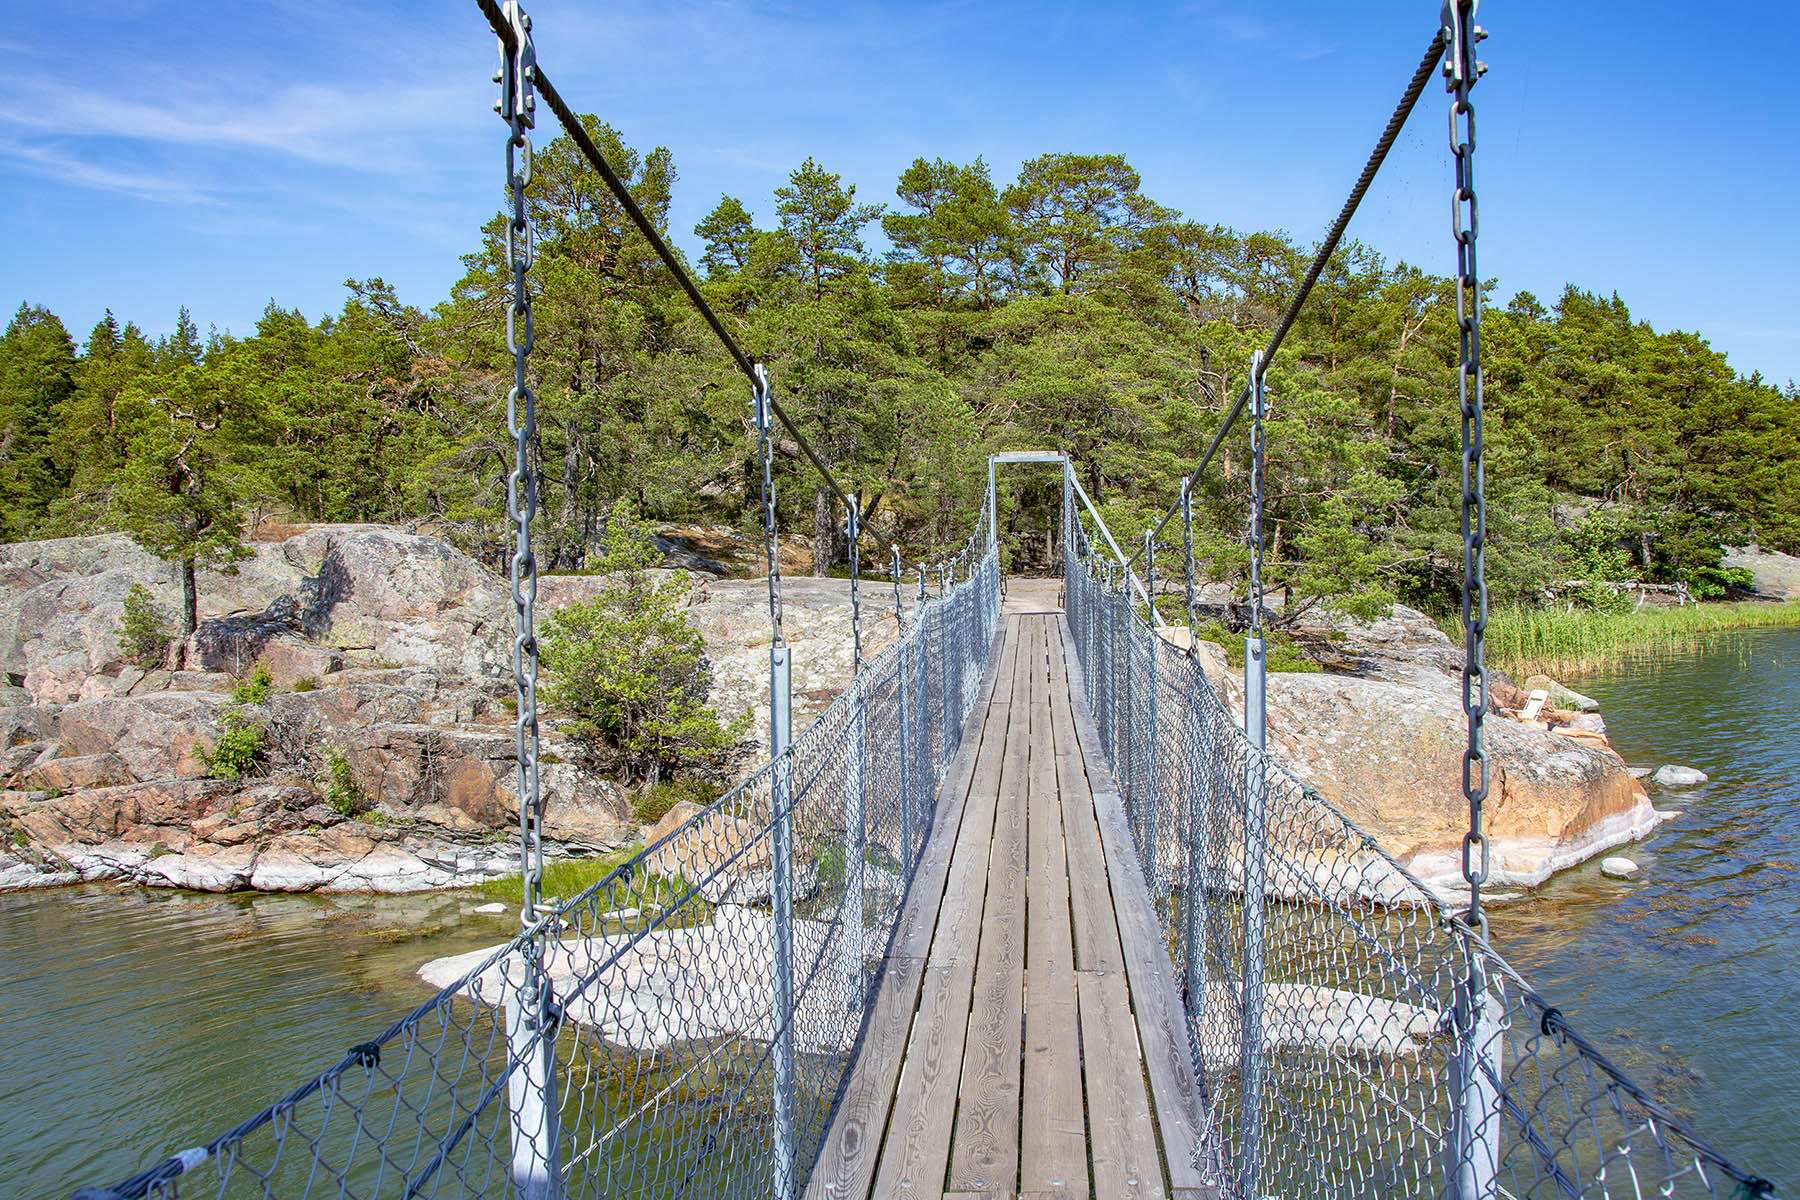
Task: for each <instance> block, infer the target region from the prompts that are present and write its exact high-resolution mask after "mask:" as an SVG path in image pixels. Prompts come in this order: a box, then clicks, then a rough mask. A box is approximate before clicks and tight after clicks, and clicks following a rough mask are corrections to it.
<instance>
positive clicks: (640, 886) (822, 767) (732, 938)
mask: <svg viewBox="0 0 1800 1200" xmlns="http://www.w3.org/2000/svg"><path fill="white" fill-rule="evenodd" d="M999 586H1000V580H999V566H998V561H997V558H996V556H995V555H994V554H993V553H991V552H990V553H989V554H988V555H987V556H986V557H985V558H983V559H982V560H980V561H979V563H978V564H976V565H975V566H974V568H973V569H972V570H971V571H970V573H969V576H968V578H966V579H965V580H963V581H962V582H959V583H957V584H956V585H955V586H954V587H952V588H950V589H949V590H948V591H946V592H945V593H944V594H943V595H941V596H938V597H933V598H931V599H928V600H925V601H923V602H922V603H920V604H919V605H918V606H917V607H916V608H915V609H914V610H913V612H912V614H911V616H910V618H909V619H907V620H906V621H905V624H904V627H903V629H902V631H901V635H900V637H899V639H898V640H897V641H895V642H894V643H892V644H890V645H889V646H888V647H887V648H886V649H885V650H883V651H882V652H881V653H880V654H878V655H877V656H876V657H875V658H874V659H873V660H871V661H870V662H868V663H867V664H865V665H864V667H863V669H862V670H861V672H860V673H859V674H858V675H857V676H856V678H855V679H854V680H853V681H852V683H851V684H850V686H849V687H847V688H846V689H845V690H844V692H843V693H842V695H840V696H839V697H838V698H837V699H836V700H835V701H834V702H833V703H832V704H831V706H830V707H829V708H827V709H826V711H825V712H824V713H823V714H821V715H820V716H819V718H818V719H817V720H815V721H814V722H813V723H812V724H811V725H810V726H809V727H808V728H807V729H805V730H804V731H803V732H801V733H800V734H799V735H798V736H797V737H796V738H795V739H794V742H793V750H792V753H791V754H789V755H786V756H783V759H781V760H777V761H775V762H771V763H769V764H767V765H765V766H764V767H762V768H761V769H760V770H758V771H757V772H756V773H755V774H754V775H752V776H750V778H748V779H746V780H745V781H744V782H742V783H740V784H739V785H737V786H736V787H734V788H732V789H731V790H730V791H729V792H727V793H726V794H725V795H724V796H723V797H722V798H720V799H719V800H718V801H717V802H716V803H715V804H713V805H711V806H710V807H709V808H707V809H706V810H705V811H703V812H701V813H699V814H697V815H695V816H694V817H693V818H692V819H691V820H689V821H687V822H686V823H685V824H683V825H682V826H681V827H680V828H678V829H676V830H675V831H674V832H672V833H670V834H669V835H668V836H667V837H665V838H663V839H662V840H661V841H659V842H657V843H655V844H654V845H650V846H647V847H645V848H644V850H643V851H642V852H641V853H639V854H638V855H636V856H635V857H634V858H632V859H631V860H630V861H629V862H627V863H625V864H624V865H622V866H620V867H619V868H618V869H616V870H614V871H613V872H611V873H610V874H609V875H607V876H606V877H605V878H604V879H602V880H600V881H599V882H598V883H596V884H594V885H593V886H592V887H590V888H588V889H587V890H586V891H584V892H583V893H582V894H581V895H579V896H576V897H574V898H573V899H569V900H565V901H561V902H553V903H552V902H547V903H546V906H545V908H544V910H543V911H544V916H543V917H542V921H541V923H540V925H539V926H538V927H537V928H536V929H535V930H527V931H526V932H525V933H523V934H521V935H520V936H519V937H518V938H516V939H515V940H514V941H512V942H511V943H509V944H507V945H505V946H502V947H499V948H497V949H494V950H493V951H491V952H480V953H476V954H474V955H471V956H469V961H468V963H467V968H466V970H462V971H461V972H460V973H459V977H458V978H457V979H456V980H455V981H454V982H452V983H450V984H449V986H447V987H444V988H443V990H441V991H440V992H438V993H437V994H436V995H435V996H433V997H431V999H429V1000H427V1001H425V1002H424V1003H423V1004H421V1005H419V1007H418V1008H416V1009H414V1010H413V1011H412V1012H410V1013H408V1014H407V1015H406V1016H405V1017H403V1018H402V1019H400V1020H399V1021H396V1022H395V1023H394V1024H393V1025H392V1026H391V1027H389V1028H388V1029H387V1030H386V1031H385V1032H383V1033H381V1034H380V1035H379V1036H378V1037H375V1038H374V1039H373V1040H371V1041H368V1042H365V1043H362V1044H360V1045H357V1046H355V1047H354V1048H352V1049H351V1050H350V1051H349V1052H348V1053H347V1054H345V1056H344V1057H343V1058H342V1059H341V1060H339V1061H338V1062H337V1063H336V1064H335V1065H333V1066H331V1067H329V1068H328V1069H326V1070H325V1071H323V1072H322V1073H320V1074H319V1075H317V1076H316V1077H314V1078H312V1079H310V1080H308V1081H307V1082H306V1083H304V1084H303V1085H302V1086H300V1087H298V1088H296V1089H295V1090H294V1091H292V1092H291V1093H289V1094H288V1095H287V1096H285V1097H283V1098H282V1099H280V1100H279V1101H277V1102H276V1103H274V1104H272V1105H270V1106H269V1107H268V1108H266V1109H264V1110H262V1111H261V1112H259V1113H257V1114H256V1115H255V1116H253V1117H251V1118H250V1119H249V1120H247V1121H245V1122H243V1123H242V1124H240V1125H238V1126H236V1127H235V1128H233V1129H231V1130H228V1131H226V1132H225V1133H223V1134H221V1135H220V1136H218V1137H216V1138H214V1139H213V1140H212V1141H210V1142H208V1143H206V1144H205V1145H204V1146H199V1147H196V1148H194V1149H191V1150H186V1151H183V1152H181V1153H179V1154H175V1155H173V1156H171V1157H169V1158H167V1159H164V1160H163V1161H161V1162H159V1163H158V1164H157V1165H156V1166H154V1167H152V1168H151V1169H149V1170H147V1171H145V1172H143V1173H141V1174H139V1175H136V1176H133V1177H132V1178H131V1179H128V1180H125V1181H123V1182H121V1183H118V1184H115V1185H114V1186H112V1187H110V1188H89V1189H84V1190H83V1191H82V1192H79V1193H77V1195H78V1196H80V1197H84V1198H87V1200H100V1198H102V1197H105V1198H108V1200H114V1198H116V1200H128V1198H136V1197H140V1196H155V1197H168V1198H173V1197H176V1196H219V1197H227V1196H233V1197H235V1196H245V1197H249V1196H264V1197H302V1196H334V1197H373V1196H396V1197H398V1196H408V1197H410V1196H423V1197H446V1198H448V1197H476V1196H507V1195H529V1196H555V1197H563V1196H566V1197H570V1198H574V1197H594V1198H599V1197H608V1198H613V1197H620V1198H622V1197H638V1198H642V1200H651V1198H658V1200H660V1198H662V1197H671V1196H683V1197H707V1198H713V1197H717V1198H726V1197H732V1198H736V1197H745V1198H748V1197H782V1196H784V1195H793V1194H797V1192H798V1190H799V1188H800V1186H801V1184H803V1182H804V1180H805V1177H806V1173H807V1171H808V1169H809V1168H810V1166H811V1163H812V1161H813V1159H814V1157H815V1156H816V1155H817V1153H818V1148H819V1145H820V1142H821V1140H822V1139H823V1137H824V1133H825V1129H826V1125H827V1123H828V1120H829V1117H830V1113H831V1109H832V1105H833V1103H834V1102H835V1100H836V1098H837V1095H838V1092H839V1089H840V1085H841V1084H842V1082H843V1080H844V1078H845V1075H846V1073H847V1071H848V1069H849V1067H850V1064H851V1061H852V1058H853V1056H854V1054H855V1051H856V1048H857V1045H858V1042H859V1040H860V1038H861V1036H862V1031H863V1026H864V1022H865V1019H866V1017H867V1015H868V1011H869V1005H870V1002H871V1000H872V998H873V996H874V989H875V983H876V975H877V972H878V970H879V968H880V966H881V962H882V959H883V956H884V954H885V953H886V950H887V945H888V942H889V939H890V937H891V935H892V932H893V930H894V927H895V925H896V922H897V920H898V916H899V913H900V909H901V903H902V900H903V898H904V896H905V893H906V889H907V887H908V885H909V883H910V881H911V879H912V875H913V871H914V868H915V866H916V864H917V862H918V859H919V855H920V853H921V851H922V849H923V847H924V844H925V840H926V837H927V835H928V833H929V830H930V827H931V822H932V818H933V814H934V812H935V805H936V793H937V787H938V783H939V781H940V780H941V779H942V777H943V775H944V772H945V770H946V768H947V767H948V765H949V762H950V759H951V757H952V756H953V754H954V753H955V750H956V746H957V741H958V739H959V737H960V734H961V727H962V723H963V720H964V718H965V717H966V715H967V714H968V712H969V710H970V708H971V707H972V706H973V704H974V701H975V696H976V693H977V691H978V690H979V685H980V680H981V674H982V670H983V667H984V666H985V664H986V661H987V656H988V651H989V647H990V646H991V644H992V641H993V635H994V632H995V629H996V628H997V623H998V620H999ZM903 728H904V730H905V736H904V737H902V729H903ZM903 742H904V743H905V744H906V746H907V747H908V751H909V753H908V755H907V756H906V757H905V758H904V759H903V758H902V757H901V755H900V753H899V747H900V746H901V744H902V743H903ZM783 838H785V839H786V841H787V847H786V853H778V845H777V843H778V841H779V840H781V839H783ZM783 860H785V865H784V861H783ZM784 915H785V918H786V919H783V918H784ZM534 935H536V938H535V940H536V944H537V945H538V946H542V947H547V954H545V956H544V961H543V970H542V972H541V974H540V975H539V978H540V979H541V980H542V979H547V981H548V986H549V988H550V991H551V995H552V1001H551V1003H552V1009H551V1011H552V1012H553V1013H554V1014H555V1019H554V1020H553V1021H552V1022H551V1023H550V1029H549V1030H547V1031H545V1032H538V1031H535V1030H527V1031H525V1032H523V1033H521V1030H520V1028H519V1024H520V1022H519V1019H518V1017H517V1015H516V1014H517V1013H518V1012H519V1011H520V1004H519V997H520V995H521V989H522V988H523V986H524V984H525V981H526V977H527V974H528V963H529V960H530V950H529V947H531V946H532V945H533V942H534ZM784 968H785V969H784ZM509 1024H510V1025H511V1026H512V1028H511V1029H510V1031H509ZM509 1032H510V1037H509ZM247 1036H250V1035H249V1034H247ZM509 1042H510V1048H509ZM546 1114H550V1115H553V1118H554V1119H546ZM784 1117H785V1118H786V1120H785V1122H784V1120H783V1119H782V1118H784ZM784 1124H785V1127H786V1128H787V1130H788V1131H789V1133H788V1134H787V1135H784V1134H782V1132H781V1129H782V1127H783V1125H784ZM545 1129H547V1130H549V1131H551V1132H550V1133H549V1134H542V1133H540V1134H539V1135H538V1136H535V1137H534V1136H532V1134H533V1132H534V1131H538V1130H545Z"/></svg>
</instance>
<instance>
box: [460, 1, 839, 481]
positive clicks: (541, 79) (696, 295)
mask: <svg viewBox="0 0 1800 1200" xmlns="http://www.w3.org/2000/svg"><path fill="white" fill-rule="evenodd" d="M475 4H476V7H478V8H480V9H481V14H482V15H483V16H484V17H486V18H487V20H488V24H489V25H491V26H493V29H494V34H495V36H496V37H498V38H499V39H500V41H501V42H502V43H504V44H505V45H506V47H507V49H508V51H512V50H513V49H515V48H516V46H517V45H518V39H517V37H516V36H515V35H514V33H513V31H512V26H511V25H510V24H509V23H508V22H507V20H506V17H505V15H504V14H503V13H502V12H501V11H500V6H499V5H498V4H497V3H495V0H475ZM533 83H534V84H535V86H536V88H537V92H538V94H539V95H541V96H543V98H544V103H545V104H547V105H549V107H550V111H551V112H553V113H555V114H556V119H557V120H558V121H560V122H561V123H562V127H563V129H564V131H565V132H567V133H568V135H569V138H570V140H572V141H573V142H574V143H575V146H576V148H577V149H579V150H580V151H581V155H582V157H583V158H585V159H587V161H588V165H589V166H591V167H593V168H594V170H595V171H596V172H598V173H599V175H600V178H601V179H602V180H603V181H604V182H605V183H606V187H607V190H608V191H610V192H611V193H612V194H613V198H614V199H616V200H617V201H618V202H619V205H620V206H621V207H622V208H624V210H625V215H626V216H628V217H630V218H631V223H632V224H633V225H635V226H636V227H637V230H638V232H639V233H641V234H643V235H644V240H645V241H647V242H649V243H650V248H651V249H652V250H654V251H656V256H657V257H658V258H660V259H661V260H662V262H663V265H664V266H665V267H667V268H668V269H669V273H670V274H671V275H673V276H674V277H675V282H676V283H677V284H679V285H680V287H681V290H682V291H683V292H684V293H685V294H686V295H687V298H688V301H689V302H690V303H692V304H693V306H694V307H695V308H696V309H698V310H699V312H700V315H701V316H702V317H704V318H706V323H707V324H708V325H709V326H711V327H712V331H713V333H714V335H715V336H717V337H718V339H719V342H720V344H721V345H723V346H724V347H725V350H726V352H727V353H729V354H730V355H731V358H732V361H733V362H735V363H736V364H737V368H738V370H739V371H741V372H743V375H744V378H746V379H748V380H749V381H750V385H751V386H752V387H755V386H757V379H756V360H755V359H753V358H751V357H750V356H749V355H748V354H746V353H745V352H744V348H743V347H742V346H740V345H738V342H737V339H736V338H734V337H732V336H731V331H730V330H728V329H726V328H725V323H724V322H723V321H721V320H720V319H719V314H718V313H716V312H714V311H713V307H712V305H711V304H708V303H707V301H706V297H705V296H703V295H702V294H701V293H700V286H699V285H698V284H696V283H695V282H694V277H693V276H692V275H689V274H688V270H687V267H685V266H684V265H683V264H682V262H681V259H680V257H679V256H678V255H677V254H676V253H675V251H674V250H673V249H672V248H671V247H670V246H669V243H668V241H667V240H666V239H665V238H664V237H663V235H662V233H661V232H660V231H659V230H658V229H657V228H656V225H655V223H654V222H653V221H651V220H650V218H649V217H647V216H645V215H644V210H643V209H642V208H640V207H639V206H638V202H637V200H636V199H635V198H634V197H633V196H632V194H631V189H630V188H629V187H627V186H626V185H625V180H624V179H622V178H621V177H620V176H619V173H618V172H617V171H615V170H614V169H613V166H612V164H611V163H610V162H608V161H607V159H606V155H605V154H604V153H602V152H601V150H600V147H599V146H597V145H595V143H594V139H593V138H592V137H591V136H590V135H589V134H588V131H587V129H586V127H585V126H583V125H582V123H581V121H580V119H579V118H577V117H576V115H575V113H574V110H572V109H571V108H570V107H569V106H568V104H567V102H565V101H564V100H563V98H562V95H561V93H559V92H558V91H557V90H556V88H555V87H553V86H552V85H551V83H550V80H549V78H548V77H547V76H546V75H545V74H544V69H543V67H541V66H539V67H536V68H534V72H533ZM768 403H769V411H771V412H772V413H774V414H775V418H776V420H778V421H780V422H781V424H782V427H783V428H784V429H786V430H787V431H788V434H789V436H791V437H792V438H793V439H794V444H795V445H797V446H798V447H799V448H800V453H801V454H803V455H805V456H806V461H807V462H809V463H811V464H812V467H813V469H814V470H815V471H817V472H818V473H819V475H820V477H821V478H822V479H823V480H824V481H825V486H826V487H828V488H830V489H831V491H832V493H833V494H834V495H836V496H837V498H838V503H840V504H844V505H848V504H849V503H850V498H849V494H848V493H847V492H846V491H845V490H844V488H843V487H842V486H841V485H840V484H839V483H838V481H837V477H836V476H834V475H833V474H832V473H831V468H830V467H827V466H826V465H825V460H824V459H822V458H820V457H819V455H818V453H817V452H816V451H815V450H814V449H813V448H812V443H810V442H808V441H807V440H806V435H805V434H803V433H801V432H800V430H799V427H798V426H796V425H795V424H794V422H793V419H792V418H790V417H789V416H788V414H787V411H786V410H785V409H783V408H782V407H781V404H780V403H779V402H778V401H777V400H776V399H775V397H774V395H773V394H771V395H770V396H769V397H768Z"/></svg>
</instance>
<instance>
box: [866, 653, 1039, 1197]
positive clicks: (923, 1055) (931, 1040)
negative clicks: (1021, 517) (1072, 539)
mask: <svg viewBox="0 0 1800 1200" xmlns="http://www.w3.org/2000/svg"><path fill="white" fill-rule="evenodd" d="M1006 639H1007V640H1006V654H1005V657H1004V659H1003V661H1002V663H1001V668H1002V670H1003V671H1005V672H1006V678H1007V679H1008V681H1009V683H1008V686H1007V687H1006V689H1005V695H1006V703H1005V704H1004V705H1003V704H1001V703H1000V700H999V697H1000V695H1001V692H1000V689H998V688H996V691H995V697H996V699H995V703H994V704H992V705H991V706H990V707H989V710H988V720H987V723H986V724H985V725H984V726H983V729H982V736H981V749H980V751H979V753H978V755H977V757H976V760H975V770H974V775H973V778H972V781H971V784H970V787H969V800H968V806H967V809H966V810H965V812H964V815H963V820H962V825H961V827H960V829H959V830H958V832H957V837H956V848H955V850H954V851H953V853H952V856H951V861H950V873H949V881H948V883H947V885H946V886H945V889H944V898H943V903H942V905H941V906H940V909H939V920H938V924H937V928H936V932H935V935H934V936H933V938H932V941H931V951H930V956H929V957H928V959H927V961H926V967H925V973H924V980H923V986H922V988H921V991H920V997H919V1009H918V1013H917V1014H916V1015H915V1016H914V1018H913V1021H912V1025H911V1029H910V1031H909V1032H908V1034H907V1038H906V1056H905V1062H904V1065H903V1066H902V1068H901V1072H900V1079H899V1083H898V1086H897V1088H896V1090H895V1093H894V1100H893V1111H892V1115H891V1117H890V1119H889V1123H888V1128H887V1133H886V1137H885V1139H884V1140H883V1143H882V1147H881V1150H880V1152H879V1155H878V1161H877V1165H876V1171H875V1187H874V1194H875V1195H877V1196H903V1195H914V1196H926V1195H937V1194H938V1193H939V1192H940V1191H941V1190H942V1188H943V1185H944V1173H945V1169H946V1166H947V1164H948V1162H949V1158H950V1138H951V1134H952V1131H953V1128H954V1122H955V1118H956V1096H957V1086H958V1083H959V1082H960V1080H961V1078H962V1059H963V1049H964V1044H965V1039H966V1036H967V1033H968V1025H969V1003H970V994H971V990H972V988H973V983H974V975H975V960H976V946H977V939H978V936H979V934H980V928H981V911H982V903H983V898H984V896H985V892H986V878H987V855H988V847H989V846H990V844H991V843H992V840H993V832H994V813H995V809H996V804H997V799H998V793H999V786H1000V776H1001V769H1002V764H1003V756H1004V753H1005V746H1006V741H1007V738H1006V732H1007V729H1008V726H1009V724H1010V721H1011V711H1012V703H1011V698H1012V695H1013V691H1014V689H1015V688H1016V687H1017V685H1018V680H1019V660H1020V655H1019V652H1018V651H1019V646H1018V643H1019V625H1018V620H1017V618H1009V619H1008V620H1007V622H1006ZM838 1195H840V1196H857V1195H859V1193H857V1192H854V1191H851V1192H842V1193H838Z"/></svg>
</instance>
